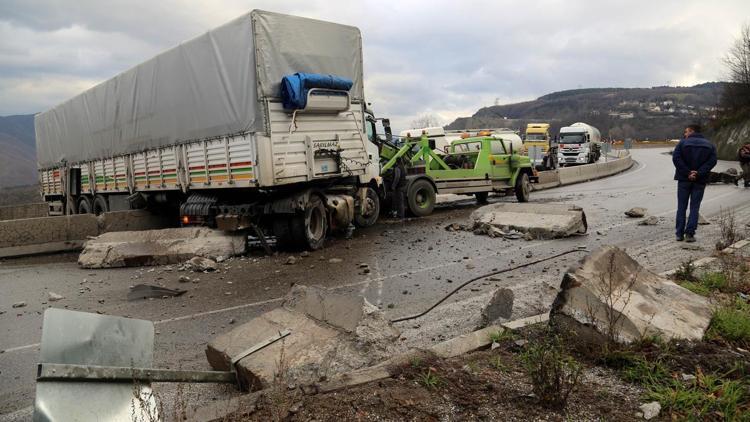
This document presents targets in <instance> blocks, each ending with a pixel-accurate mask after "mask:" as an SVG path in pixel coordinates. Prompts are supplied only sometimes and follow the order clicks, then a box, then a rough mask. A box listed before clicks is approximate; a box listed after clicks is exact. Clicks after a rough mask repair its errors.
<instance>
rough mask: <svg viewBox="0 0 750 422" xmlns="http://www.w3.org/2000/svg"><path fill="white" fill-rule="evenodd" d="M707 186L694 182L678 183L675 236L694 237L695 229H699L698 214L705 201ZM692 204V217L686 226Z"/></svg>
mask: <svg viewBox="0 0 750 422" xmlns="http://www.w3.org/2000/svg"><path fill="white" fill-rule="evenodd" d="M704 190H706V185H704V184H702V183H694V182H682V181H679V182H677V218H676V220H677V225H676V227H675V234H676V235H677V237H682V236H683V235H686V234H689V235H694V234H695V229H697V228H698V215H699V214H698V212H699V210H700V207H701V201H702V200H703V191H704ZM688 203H690V217H689V218H688V220H687V225H685V212H686V211H687V209H688Z"/></svg>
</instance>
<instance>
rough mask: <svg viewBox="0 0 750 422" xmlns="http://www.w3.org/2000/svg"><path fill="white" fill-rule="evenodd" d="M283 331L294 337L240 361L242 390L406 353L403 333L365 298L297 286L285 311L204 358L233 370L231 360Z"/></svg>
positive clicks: (253, 324) (312, 379)
mask: <svg viewBox="0 0 750 422" xmlns="http://www.w3.org/2000/svg"><path fill="white" fill-rule="evenodd" d="M284 330H289V331H291V334H289V335H288V336H287V337H285V338H283V339H282V340H279V341H277V342H274V343H272V344H269V345H268V346H266V347H264V348H262V349H260V350H258V351H256V352H254V353H251V354H250V355H248V356H246V357H244V358H242V359H240V360H239V361H238V362H237V363H236V366H235V368H236V370H237V373H238V376H239V378H240V380H241V382H242V383H243V388H245V389H248V390H251V391H254V390H259V389H263V388H266V387H268V386H269V385H271V384H272V382H273V380H274V377H275V376H276V375H277V374H278V373H279V372H281V371H286V372H285V373H286V374H288V376H289V378H288V379H289V380H290V382H293V383H295V384H297V385H310V384H314V383H317V382H319V381H320V380H321V379H325V378H329V377H331V376H332V375H335V374H340V373H343V372H348V371H351V370H354V369H359V368H363V367H367V366H371V365H373V364H376V363H379V362H382V361H384V360H386V359H388V358H389V357H391V356H393V355H394V354H397V353H398V352H401V351H403V350H402V347H401V346H400V345H399V344H398V343H397V342H396V340H397V339H398V338H399V336H400V334H401V333H400V332H399V330H398V329H396V328H394V327H393V326H392V325H391V324H390V323H389V322H388V321H387V320H385V318H384V317H383V313H382V311H380V310H379V309H378V308H376V307H375V306H373V305H371V304H370V303H369V302H368V301H367V300H366V299H365V298H364V297H361V296H349V295H342V294H337V293H331V292H328V291H326V290H325V289H321V288H317V287H307V286H300V285H296V286H294V287H293V288H292V290H291V291H290V292H289V294H288V295H287V296H286V298H285V300H284V303H283V305H282V306H281V307H279V308H276V309H273V310H271V311H268V312H266V313H264V314H262V315H260V316H258V317H256V318H253V319H252V320H250V321H249V322H247V323H245V324H242V325H239V326H236V327H234V328H233V329H232V330H231V331H229V332H227V333H224V334H221V335H219V336H218V337H216V338H214V339H213V340H212V341H211V342H210V343H209V344H208V347H207V348H206V358H207V359H208V362H209V363H210V364H211V367H212V368H214V369H215V370H220V371H226V370H229V369H230V368H231V362H232V358H233V357H235V356H238V355H239V354H240V353H242V352H244V351H246V350H248V349H249V348H252V347H253V346H256V345H258V344H260V343H262V342H264V341H266V340H268V339H269V338H271V337H272V336H274V335H276V334H278V333H280V332H283V331H284Z"/></svg>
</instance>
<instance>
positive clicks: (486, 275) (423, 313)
mask: <svg viewBox="0 0 750 422" xmlns="http://www.w3.org/2000/svg"><path fill="white" fill-rule="evenodd" d="M576 252H588V250H587V249H585V248H576V249H571V250H568V251H565V252H561V253H559V254H556V255H552V256H548V257H547V258H542V259H537V260H536V261H530V262H526V263H523V264H520V265H516V266H514V267H508V268H505V269H502V270H498V271H493V272H491V273H487V274H482V275H480V276H477V277H474V278H472V279H470V280H467V281H465V282H463V283H461V285H459V286H458V287H456V288H455V289H453V291H451V292H450V293H448V294H447V295H445V296H443V298H442V299H440V300H438V301H437V302H435V304H433V305H432V306H430V307H429V308H427V309H425V310H424V311H422V312H420V313H418V314H416V315H410V316H405V317H401V318H396V319H392V320H391V322H393V323H395V322H403V321H409V320H411V319H417V318H419V317H423V316H425V315H427V313H429V312H430V311H432V310H433V309H435V308H437V307H438V306H439V305H440V304H441V303H443V302H445V301H446V300H447V299H448V298H449V297H451V296H453V295H454V294H456V292H458V291H459V290H461V289H463V288H464V287H466V286H468V285H469V284H471V283H473V282H475V281H477V280H481V279H483V278H487V277H492V276H493V275H498V274H502V273H507V272H510V271H515V270H518V269H521V268H525V267H530V266H532V265H536V264H539V263H542V262H545V261H549V260H552V259H555V258H559V257H561V256H565V255H569V254H572V253H576Z"/></svg>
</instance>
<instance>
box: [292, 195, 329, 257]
mask: <svg viewBox="0 0 750 422" xmlns="http://www.w3.org/2000/svg"><path fill="white" fill-rule="evenodd" d="M289 226H290V228H291V235H292V238H293V239H294V242H295V243H296V244H297V246H299V247H301V248H303V249H310V250H316V249H320V248H322V247H323V243H324V242H325V240H326V233H328V215H327V214H326V208H325V206H324V205H323V201H322V200H321V199H320V197H319V196H315V195H314V196H311V197H310V201H309V202H308V203H307V206H306V207H305V211H304V212H303V213H300V214H298V215H295V216H294V217H292V220H291V222H290V225H289Z"/></svg>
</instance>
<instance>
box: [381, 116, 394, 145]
mask: <svg viewBox="0 0 750 422" xmlns="http://www.w3.org/2000/svg"><path fill="white" fill-rule="evenodd" d="M383 130H384V131H385V140H386V141H388V142H392V141H393V130H392V129H391V120H390V119H383Z"/></svg>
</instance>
